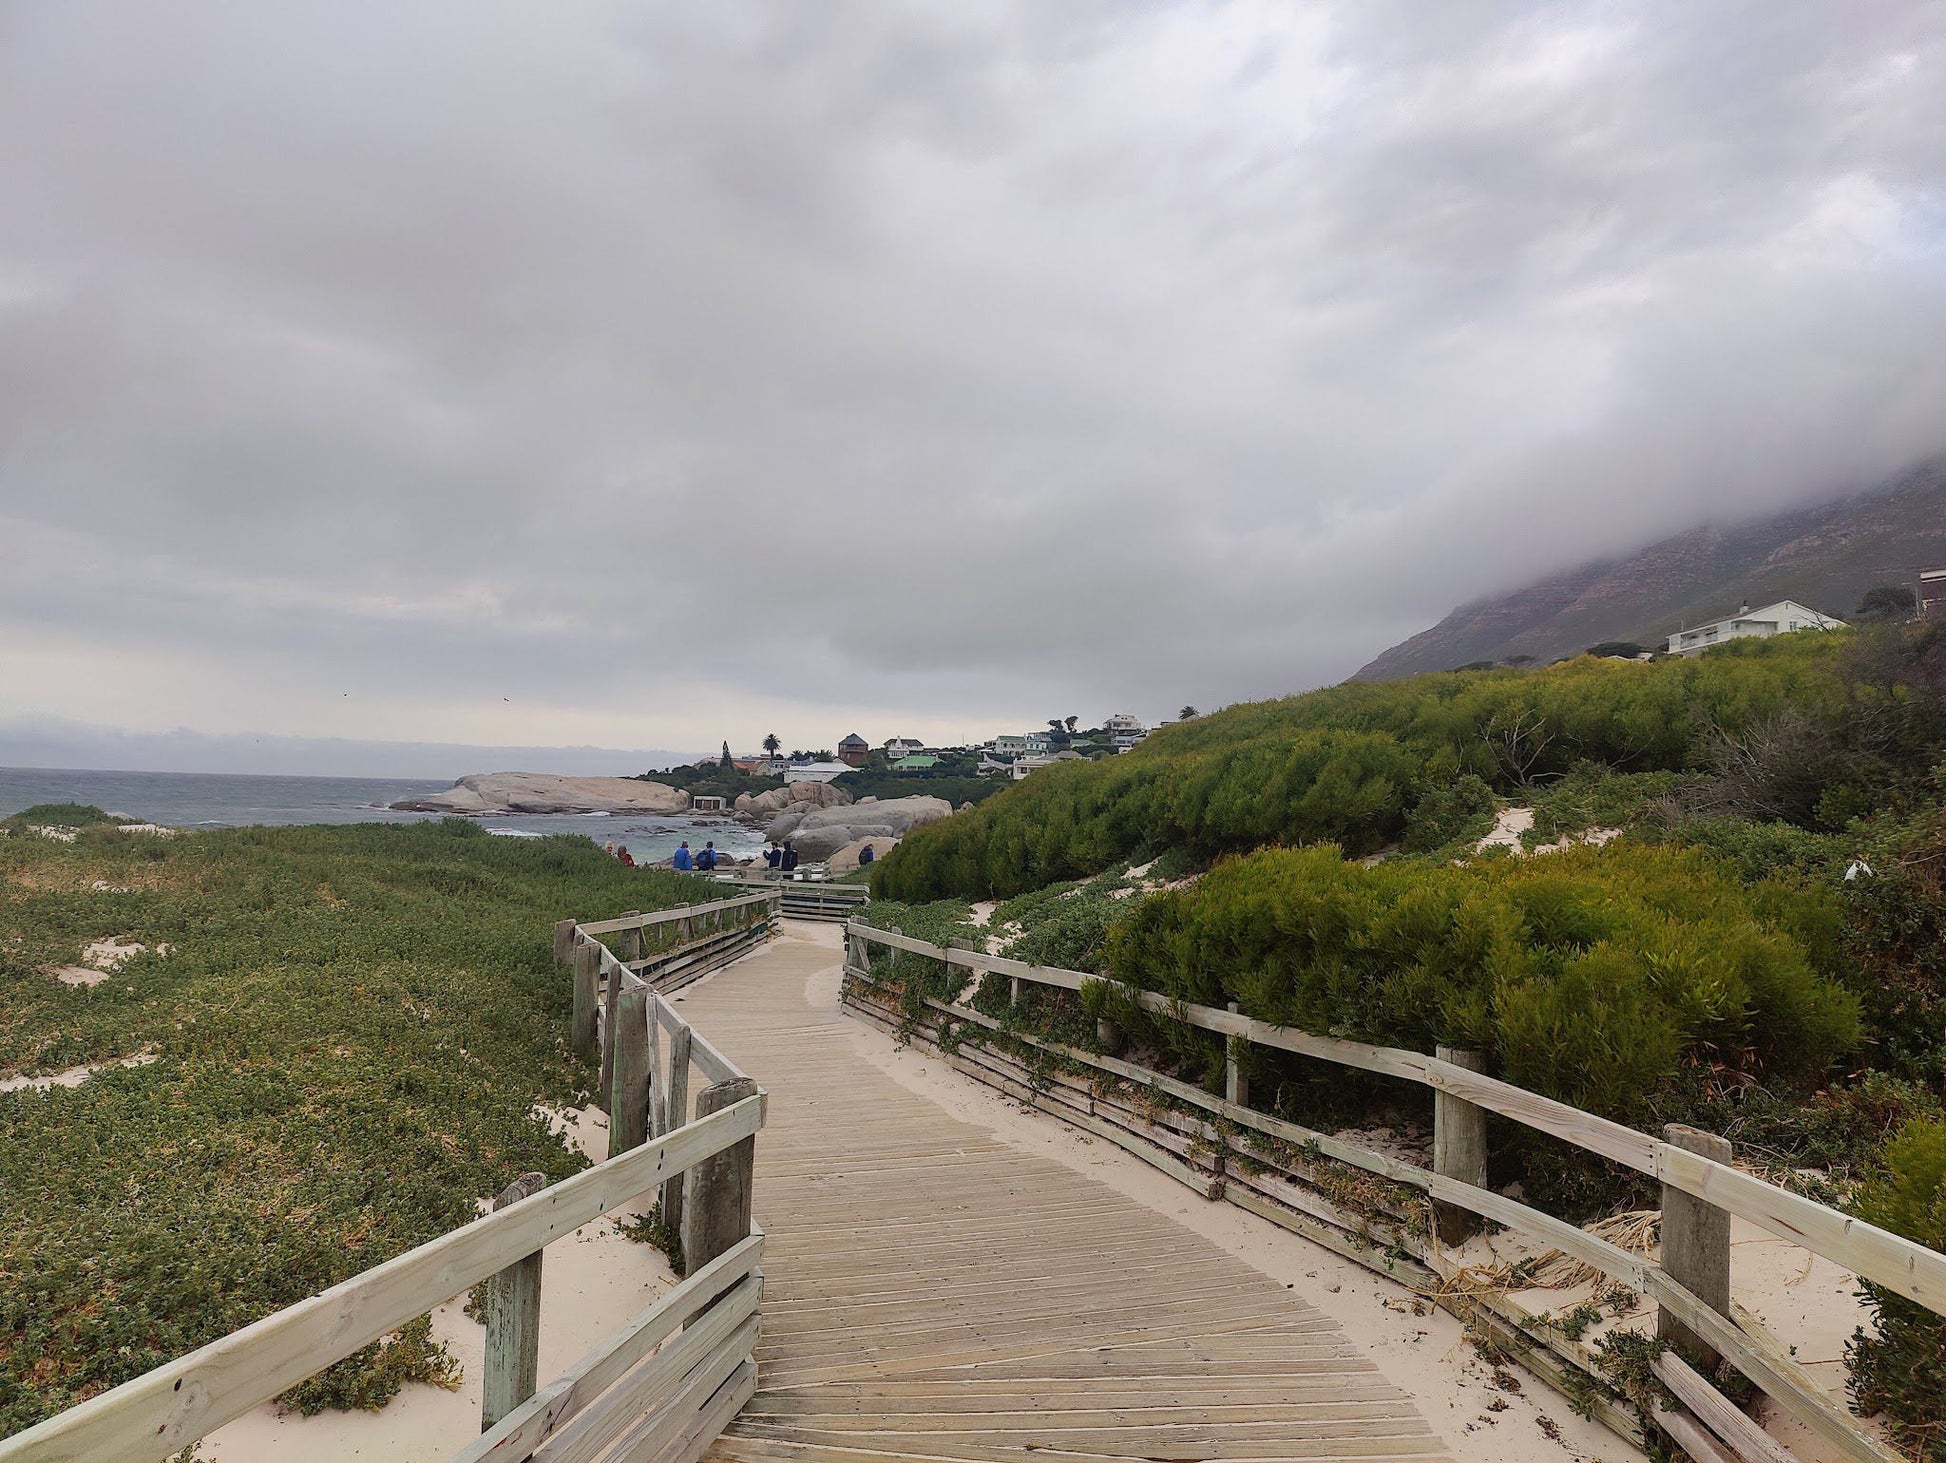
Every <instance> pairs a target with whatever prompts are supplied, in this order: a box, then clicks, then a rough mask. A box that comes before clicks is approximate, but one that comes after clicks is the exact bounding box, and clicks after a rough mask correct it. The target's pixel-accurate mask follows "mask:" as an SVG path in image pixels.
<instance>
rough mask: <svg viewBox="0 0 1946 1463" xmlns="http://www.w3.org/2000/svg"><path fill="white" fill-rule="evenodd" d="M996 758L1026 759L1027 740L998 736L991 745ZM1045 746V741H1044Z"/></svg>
mask: <svg viewBox="0 0 1946 1463" xmlns="http://www.w3.org/2000/svg"><path fill="white" fill-rule="evenodd" d="M989 745H990V747H991V749H992V752H993V755H994V756H996V757H1024V756H1026V755H1027V738H1025V737H1012V736H998V737H995V738H994V739H993V741H992V742H991V743H990V744H989ZM1042 745H1043V746H1045V745H1046V742H1045V740H1043V741H1042Z"/></svg>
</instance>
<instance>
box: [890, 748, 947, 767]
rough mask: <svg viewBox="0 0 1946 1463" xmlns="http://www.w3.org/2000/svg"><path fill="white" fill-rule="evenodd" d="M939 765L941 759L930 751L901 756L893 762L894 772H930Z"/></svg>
mask: <svg viewBox="0 0 1946 1463" xmlns="http://www.w3.org/2000/svg"><path fill="white" fill-rule="evenodd" d="M938 765H939V759H938V758H937V757H935V756H933V755H932V753H930V752H914V753H913V754H912V755H911V756H909V757H901V758H899V760H898V761H896V762H894V763H893V764H892V770H893V771H894V772H930V771H932V770H933V768H935V767H937V766H938Z"/></svg>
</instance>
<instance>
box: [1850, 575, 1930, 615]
mask: <svg viewBox="0 0 1946 1463" xmlns="http://www.w3.org/2000/svg"><path fill="white" fill-rule="evenodd" d="M1918 607H1919V599H1918V596H1916V595H1915V594H1913V592H1912V591H1911V590H1910V589H1907V588H1906V587H1905V586H1904V585H1903V584H1881V585H1879V586H1878V588H1876V589H1868V590H1866V591H1865V597H1864V598H1863V599H1861V600H1860V601H1859V602H1858V613H1857V614H1856V615H1854V616H1853V618H1854V619H1859V620H1896V619H1902V618H1903V617H1905V616H1906V615H1909V614H1911V613H1912V612H1913V611H1914V610H1915V609H1917V608H1918Z"/></svg>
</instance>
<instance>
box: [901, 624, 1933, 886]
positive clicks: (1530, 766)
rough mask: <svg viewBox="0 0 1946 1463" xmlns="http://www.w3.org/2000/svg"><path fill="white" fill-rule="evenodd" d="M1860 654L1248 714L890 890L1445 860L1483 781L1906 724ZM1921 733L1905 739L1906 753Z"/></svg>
mask: <svg viewBox="0 0 1946 1463" xmlns="http://www.w3.org/2000/svg"><path fill="white" fill-rule="evenodd" d="M1847 643H1848V642H1847V638H1846V637H1845V636H1842V635H1821V634H1800V635H1789V636H1781V637H1778V638H1776V639H1772V640H1749V641H1738V642H1733V643H1731V644H1729V645H1726V646H1723V647H1721V648H1719V649H1717V650H1714V651H1712V652H1711V653H1710V654H1708V655H1706V656H1701V657H1697V658H1695V659H1691V660H1671V661H1662V662H1657V663H1655V664H1652V665H1651V664H1638V663H1632V662H1624V661H1615V660H1598V659H1595V658H1592V657H1586V656H1584V657H1582V658H1580V659H1577V660H1574V661H1569V662H1566V663H1564V664H1561V665H1557V666H1551V667H1548V668H1547V669H1545V670H1538V671H1517V670H1490V671H1476V672H1448V673H1445V674H1439V675H1428V676H1417V677H1414V678H1413V679H1411V680H1408V681H1396V682H1386V683H1371V682H1348V683H1346V684H1344V685H1340V686H1332V687H1328V688H1326V689H1324V690H1320V691H1313V692H1310V693H1308V694H1306V695H1303V696H1295V697H1289V698H1286V699H1284V700H1281V701H1262V702H1253V703H1249V704H1246V705H1242V706H1233V707H1230V708H1229V709H1227V710H1225V711H1220V712H1216V713H1213V714H1211V715H1208V716H1201V717H1198V718H1197V719H1195V720H1194V721H1187V722H1182V723H1179V724H1177V725H1174V726H1169V727H1165V728H1163V729H1162V730H1160V731H1158V732H1156V733H1155V734H1153V735H1152V736H1150V737H1149V739H1148V740H1147V741H1145V742H1143V743H1142V744H1141V745H1140V746H1139V747H1137V748H1135V749H1134V750H1133V751H1131V752H1129V753H1127V754H1126V755H1124V756H1119V757H1112V758H1107V759H1104V760H1103V761H1100V762H1090V763H1064V764H1059V765H1057V766H1054V767H1049V768H1045V769H1043V770H1041V771H1039V772H1036V773H1035V774H1034V775H1033V776H1032V777H1030V778H1028V779H1027V780H1025V781H1024V782H1022V783H1020V784H1018V785H1016V786H1014V787H1012V788H1009V789H1008V790H1007V791H1005V792H1004V793H1002V794H1000V795H999V796H996V797H994V798H991V799H989V800H988V801H987V802H985V803H982V804H981V805H980V806H979V807H978V808H977V809H975V810H974V811H973V813H971V814H968V815H962V816H960V817H956V818H952V819H948V820H946V821H944V822H941V823H938V824H935V825H932V826H930V827H928V828H924V829H920V830H916V831H915V832H914V834H913V835H912V836H911V837H909V838H907V839H906V840H905V841H904V842H903V843H901V844H900V846H899V847H898V848H897V849H895V850H894V851H893V852H892V854H890V855H889V856H888V857H887V858H886V859H885V860H884V862H883V863H882V865H881V866H880V868H879V870H878V872H877V873H876V874H875V876H874V883H873V888H874V889H875V890H878V891H880V892H882V893H883V894H884V895H885V896H886V897H889V898H897V899H904V900H911V901H923V900H927V899H935V898H942V897H945V896H947V895H955V896H958V897H961V898H969V899H978V898H1001V897H1006V896H1009V895H1013V894H1019V893H1023V892H1025V891H1027V890H1030V889H1036V888H1040V887H1041V886H1043V885H1045V884H1050V883H1055V882H1059V881H1061V880H1066V879H1076V878H1084V877H1087V876H1089V875H1092V874H1096V873H1100V872H1102V871H1104V870H1106V869H1108V868H1110V867H1111V866H1113V865H1114V863H1115V862H1116V861H1117V860H1122V859H1127V858H1130V857H1133V856H1136V855H1138V854H1140V853H1141V852H1143V851H1145V850H1148V851H1160V850H1163V849H1176V848H1181V849H1187V850H1191V851H1194V852H1196V853H1198V854H1201V855H1203V856H1205V857H1214V856H1216V855H1219V854H1223V853H1241V852H1248V851H1249V850H1251V849H1255V848H1259V847H1262V846H1263V845H1265V844H1272V843H1286V844H1288V843H1310V842H1322V841H1331V842H1335V843H1337V844H1339V845H1340V846H1341V847H1343V848H1344V849H1345V850H1346V852H1347V853H1350V854H1353V855H1360V854H1366V853H1370V852H1373V851H1375V850H1377V849H1379V848H1381V847H1384V846H1386V845H1388V844H1392V843H1395V842H1397V841H1399V840H1400V839H1401V838H1402V837H1404V836H1406V835H1407V834H1408V832H1409V831H1410V832H1412V834H1413V838H1414V843H1415V846H1424V847H1430V846H1432V845H1431V844H1430V843H1428V842H1427V839H1428V838H1430V837H1431V836H1433V835H1434V834H1435V833H1437V832H1440V831H1445V830H1448V829H1450V828H1458V829H1464V828H1466V827H1468V826H1471V824H1469V822H1468V821H1467V819H1468V817H1469V816H1470V817H1475V818H1476V817H1477V814H1478V811H1479V796H1478V792H1477V789H1476V788H1475V786H1474V784H1473V783H1472V782H1468V781H1466V779H1467V778H1469V777H1470V778H1472V779H1477V782H1478V783H1479V784H1483V785H1484V786H1486V787H1487V788H1489V789H1490V790H1492V791H1495V792H1500V793H1509V792H1521V793H1523V794H1524V793H1527V792H1528V791H1530V790H1532V789H1534V788H1537V787H1540V786H1544V785H1546V784H1548V783H1551V782H1553V781H1555V780H1557V779H1559V778H1561V777H1563V776H1564V775H1566V774H1568V773H1571V772H1573V771H1575V770H1576V768H1577V767H1584V766H1588V765H1592V766H1595V767H1599V768H1605V769H1610V770H1614V771H1620V772H1627V773H1640V772H1664V773H1675V772H1685V771H1687V772H1707V771H1710V770H1711V769H1712V767H1713V766H1714V765H1716V763H1717V762H1718V761H1721V760H1723V748H1724V746H1725V745H1726V743H1725V739H1726V738H1734V737H1736V736H1739V735H1744V734H1751V733H1754V732H1755V731H1756V730H1757V729H1759V728H1763V727H1766V726H1769V725H1771V724H1772V723H1774V722H1775V721H1776V719H1777V718H1778V717H1780V716H1783V715H1785V714H1786V713H1791V714H1794V715H1802V716H1807V717H1810V718H1813V719H1814V720H1815V722H1816V723H1817V724H1818V725H1826V724H1828V723H1829V722H1830V721H1831V720H1832V719H1833V718H1842V717H1844V716H1846V715H1848V714H1856V715H1859V716H1864V715H1866V714H1867V713H1868V712H1869V713H1870V715H1872V716H1874V717H1879V718H1880V719H1881V720H1883V721H1885V722H1887V723H1888V725H1889V724H1890V723H1891V722H1893V721H1896V720H1897V718H1896V717H1893V716H1891V714H1890V713H1889V712H1887V710H1886V708H1887V707H1888V706H1893V705H1896V704H1899V691H1898V688H1899V687H1901V686H1903V685H1904V684H1905V681H1904V680H1902V679H1901V677H1905V676H1909V674H1910V667H1911V665H1912V664H1916V663H1917V660H1918V657H1917V656H1916V654H1915V653H1914V652H1912V651H1911V650H1910V649H1909V648H1895V649H1894V650H1893V651H1885V652H1877V653H1875V658H1873V659H1871V660H1870V661H1869V663H1868V664H1862V665H1861V668H1858V669H1854V670H1848V669H1847V668H1846V665H1845V664H1841V662H1842V661H1843V660H1844V656H1845V652H1846V648H1847ZM1901 645H1902V646H1903V641H1902V642H1901ZM1854 659H1857V657H1854ZM1888 688H1889V689H1888ZM1910 733H1911V728H1909V727H1906V728H1900V729H1899V735H1898V739H1899V740H1900V742H1901V745H1905V744H1907V743H1910V742H1912V740H1913V739H1912V736H1911V735H1910ZM1861 757H1862V754H1860V756H1854V757H1851V758H1850V759H1849V760H1848V761H1847V764H1846V765H1848V766H1852V765H1854V764H1856V766H1855V767H1854V771H1855V773H1856V775H1857V776H1859V777H1861V778H1864V780H1865V784H1866V785H1867V786H1871V787H1876V786H1879V785H1881V784H1882V781H1883V779H1882V777H1880V776H1878V774H1877V773H1876V772H1875V771H1873V769H1871V768H1864V770H1863V771H1859V770H1858V769H1859V768H1863V766H1864V764H1863V762H1862V760H1861ZM1867 773H1871V775H1870V776H1867V775H1866V774H1867ZM1847 786H1849V784H1847ZM1853 796H1854V795H1853V794H1852V793H1846V794H1845V797H1846V798H1852V797H1853ZM1456 799H1457V800H1458V801H1457V802H1456V801H1455V800H1456ZM1422 807H1423V808H1425V811H1424V812H1423V813H1422V812H1420V809H1421V808H1422Z"/></svg>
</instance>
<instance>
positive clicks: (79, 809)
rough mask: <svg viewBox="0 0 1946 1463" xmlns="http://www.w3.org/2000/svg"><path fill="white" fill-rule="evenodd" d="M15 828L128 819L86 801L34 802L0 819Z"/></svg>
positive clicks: (73, 825) (86, 824) (77, 825)
mask: <svg viewBox="0 0 1946 1463" xmlns="http://www.w3.org/2000/svg"><path fill="white" fill-rule="evenodd" d="M0 821H4V822H5V823H7V824H10V825H12V826H14V827H17V828H94V827H97V826H100V825H102V824H115V823H126V822H128V819H126V818H117V817H116V816H114V814H112V813H104V812H102V810H101V809H100V808H96V807H91V806H89V805H88V804H87V803H35V804H34V806H33V807H31V808H22V809H21V810H20V811H19V812H18V813H13V814H10V815H9V816H8V817H7V818H6V819H4V820H0Z"/></svg>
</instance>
